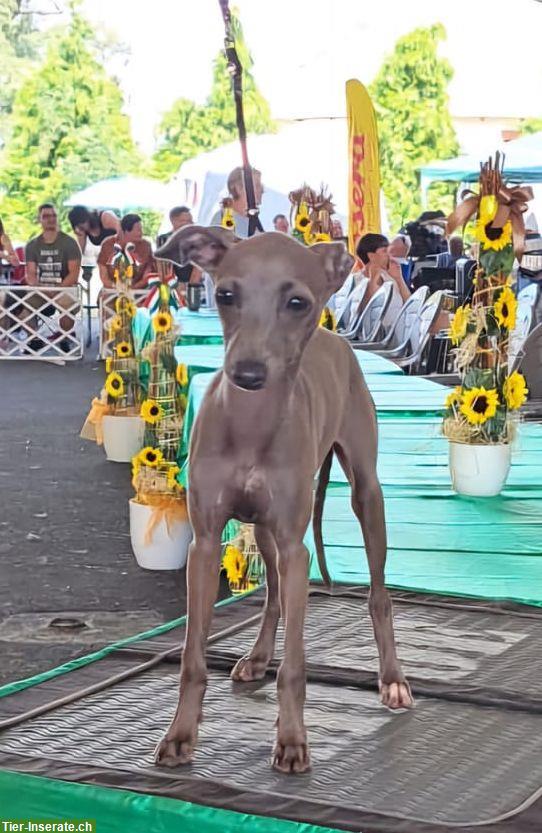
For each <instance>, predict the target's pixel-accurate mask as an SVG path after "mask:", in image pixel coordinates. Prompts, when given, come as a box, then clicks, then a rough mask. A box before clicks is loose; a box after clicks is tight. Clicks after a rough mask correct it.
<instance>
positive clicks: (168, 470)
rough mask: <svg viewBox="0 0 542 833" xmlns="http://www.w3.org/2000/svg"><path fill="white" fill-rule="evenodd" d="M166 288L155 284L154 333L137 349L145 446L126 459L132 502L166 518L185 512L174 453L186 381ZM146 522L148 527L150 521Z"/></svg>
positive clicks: (180, 428)
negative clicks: (144, 368) (144, 379)
mask: <svg viewBox="0 0 542 833" xmlns="http://www.w3.org/2000/svg"><path fill="white" fill-rule="evenodd" d="M169 292H170V287H169V285H168V284H162V285H161V286H160V290H159V293H158V298H159V304H158V308H157V310H156V311H155V313H154V315H153V316H152V318H151V321H152V326H153V329H154V332H155V339H154V340H153V341H151V342H149V343H148V344H147V345H146V347H145V348H144V349H143V351H142V353H141V358H142V362H143V363H145V364H146V365H148V374H147V375H148V387H147V397H146V399H145V400H144V401H143V402H142V403H141V409H140V415H141V417H142V419H143V420H144V422H145V434H144V444H145V446H144V448H143V449H142V450H141V451H140V452H139V454H137V455H136V456H135V457H134V458H133V460H132V483H133V486H134V489H135V491H136V500H137V502H138V503H143V504H146V505H148V506H152V507H153V509H155V510H156V512H158V513H164V514H165V517H166V521H168V520H173V519H174V518H183V519H184V518H185V517H186V499H185V493H184V489H183V487H182V485H181V484H180V482H179V475H180V467H179V465H178V456H179V451H180V444H181V433H182V425H183V415H184V410H185V401H186V400H185V392H186V391H185V389H186V385H187V384H188V378H187V376H188V374H187V372H186V367H185V366H184V365H181V364H178V363H177V361H176V359H175V352H174V351H175V342H176V339H177V328H176V326H175V324H174V321H173V318H172V316H171V313H170V312H169V308H170V298H169ZM180 368H182V369H183V370H180ZM181 382H184V385H182V384H181ZM150 526H151V527H152V528H154V521H152V522H151V524H150Z"/></svg>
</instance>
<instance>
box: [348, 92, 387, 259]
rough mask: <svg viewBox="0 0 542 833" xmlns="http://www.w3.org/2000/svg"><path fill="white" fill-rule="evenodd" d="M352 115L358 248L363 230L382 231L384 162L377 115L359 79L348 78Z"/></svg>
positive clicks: (353, 228) (351, 185)
mask: <svg viewBox="0 0 542 833" xmlns="http://www.w3.org/2000/svg"><path fill="white" fill-rule="evenodd" d="M346 112H347V118H348V168H349V170H348V201H349V212H348V243H349V247H350V251H351V252H352V253H354V252H355V249H356V243H357V242H358V240H359V238H360V237H361V236H362V235H363V234H367V233H368V232H376V233H379V232H380V164H379V159H378V131H377V128H376V116H375V111H374V108H373V105H372V103H371V99H370V98H369V93H368V92H367V90H366V89H365V87H364V86H363V84H361V83H360V82H359V81H356V80H355V79H350V81H347V82H346Z"/></svg>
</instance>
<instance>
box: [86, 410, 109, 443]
mask: <svg viewBox="0 0 542 833" xmlns="http://www.w3.org/2000/svg"><path fill="white" fill-rule="evenodd" d="M109 413H110V408H109V405H106V404H104V403H103V402H100V400H99V399H93V400H92V406H91V409H90V411H89V414H88V417H87V422H90V424H91V425H93V426H94V433H95V434H96V444H97V445H102V444H103V441H104V438H103V430H102V419H103V418H104V416H106V415H107V414H109Z"/></svg>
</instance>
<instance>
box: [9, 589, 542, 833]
mask: <svg viewBox="0 0 542 833" xmlns="http://www.w3.org/2000/svg"><path fill="white" fill-rule="evenodd" d="M244 604H246V608H245V616H247V618H250V619H251V620H252V617H253V614H254V599H252V600H250V601H248V600H247V602H246V603H240V604H239V605H232V606H230V608H229V610H228V609H225V610H224V614H223V615H224V617H225V621H226V623H227V627H228V628H231V627H232V625H233V627H234V628H238V627H239V625H240V623H242V618H241V619H240V615H241V612H242V607H243V605H244ZM235 608H237V610H234V609H235ZM217 618H219V617H217ZM395 620H396V631H397V638H398V644H399V653H400V655H401V658H402V659H403V661H404V665H405V668H406V669H407V670H408V672H409V674H410V675H411V677H412V679H413V680H414V690H417V691H418V697H417V704H416V708H415V709H414V710H412V711H410V712H402V713H396V714H392V713H391V712H389V711H388V710H387V709H385V708H384V707H382V706H381V705H380V704H379V701H378V696H377V694H376V691H371V690H367V689H371V688H374V687H375V673H374V672H375V670H376V664H375V663H376V653H375V648H374V644H373V637H372V631H371V627H370V621H369V619H368V616H367V608H366V602H365V601H364V600H363V599H361V598H349V597H344V596H343V597H331V598H330V597H326V596H324V595H315V596H313V597H312V598H311V601H310V605H309V613H308V619H307V628H306V635H307V640H306V641H307V656H308V659H309V667H308V676H309V681H310V682H309V684H308V686H307V705H306V723H307V728H308V735H309V741H310V745H311V752H312V761H313V770H312V772H311V773H310V774H309V775H306V776H294V777H292V776H290V777H287V776H283V775H280V774H278V773H275V772H274V771H273V770H271V769H270V767H269V758H270V753H271V748H272V744H273V735H274V723H275V719H276V713H277V705H276V693H275V684H274V680H273V678H272V673H271V674H270V675H269V676H268V677H266V679H265V680H264V681H263V682H262V683H261V684H255V685H249V686H238V685H232V683H231V682H230V680H229V678H228V676H227V673H226V670H225V669H227V668H229V666H230V665H231V664H232V663H233V662H234V661H235V658H236V657H238V656H240V655H241V654H243V653H244V652H245V650H246V649H247V648H248V647H249V646H250V644H251V641H252V639H253V637H254V635H255V625H254V624H253V622H252V621H251V624H248V625H247V626H246V627H244V628H243V629H242V630H239V631H237V632H235V633H233V634H229V633H226V634H225V635H224V636H220V634H218V638H217V634H216V631H215V641H214V642H213V644H212V645H211V646H210V648H209V652H208V655H209V662H210V666H211V668H212V670H211V672H210V681H209V687H208V690H207V695H206V698H205V705H204V723H203V724H202V727H201V733H200V743H199V746H198V753H197V758H196V762H195V763H194V765H193V766H192V767H189V768H177V769H174V770H168V769H161V768H157V767H155V766H154V765H153V763H152V752H153V749H154V746H155V744H156V742H157V741H158V739H159V738H160V736H161V734H162V733H163V731H164V730H165V729H166V727H167V725H168V723H169V721H170V719H171V717H172V715H173V713H174V710H175V706H176V699H177V686H178V671H177V668H176V667H174V666H172V665H171V664H167V663H162V664H160V665H158V666H157V667H156V668H153V669H152V670H151V671H145V672H143V673H140V674H138V675H137V676H135V677H133V678H132V679H127V680H124V681H123V682H119V683H117V684H116V685H114V686H111V687H108V688H106V689H104V690H103V691H100V692H98V693H96V694H92V695H88V696H85V697H84V698H83V699H80V700H78V701H77V702H74V703H71V704H69V705H65V706H61V707H59V708H56V709H54V710H52V711H50V712H48V713H46V714H43V715H41V716H39V717H33V718H30V719H26V720H25V721H24V722H22V723H21V724H20V725H18V726H15V727H14V728H10V729H7V730H5V731H4V732H2V733H1V734H0V767H4V768H7V769H14V770H18V771H22V772H32V773H34V774H40V775H47V776H48V777H50V778H59V779H65V780H75V781H83V782H86V783H97V784H101V785H106V786H112V787H123V788H126V789H132V790H136V791H141V792H152V793H156V794H160V795H168V796H172V797H178V798H182V799H184V800H191V801H196V802H199V803H207V804H212V805H215V806H222V807H227V808H228V809H234V810H239V811H241V812H250V813H256V814H259V815H274V816H278V817H282V818H291V819H295V820H298V821H306V822H312V823H314V824H319V825H323V826H327V827H332V828H333V827H335V828H343V829H348V830H352V831H359V830H363V831H364V833H369V831H371V832H372V831H388V830H389V831H390V833H391V831H394V833H395V831H397V833H399V831H401V833H402V831H405V833H418V831H420V833H421V832H422V831H423V833H436V832H437V831H438V833H441V831H445V830H446V829H448V828H450V827H452V828H459V829H461V828H463V830H465V831H467V830H468V831H469V833H470V831H471V830H475V829H480V828H481V829H486V830H488V831H491V833H494V831H499V833H501V831H506V833H523V831H527V830H528V831H533V833H534V831H538V832H539V831H540V830H542V826H541V823H540V822H541V814H540V805H541V802H540V801H539V799H540V797H541V796H542V789H541V788H542V754H541V748H540V747H541V742H540V738H541V737H542V701H541V700H540V699H539V697H538V689H539V683H540V679H541V676H542V669H541V662H540V659H539V650H538V646H539V645H540V637H541V635H542V631H541V629H542V617H541V616H540V615H537V614H536V613H533V612H524V613H515V612H510V613H506V614H504V613H502V612H498V611H497V610H495V611H492V610H490V609H488V608H487V606H486V607H485V608H484V609H483V610H476V608H475V606H473V605H461V604H456V605H447V604H446V602H445V601H444V600H443V601H442V604H440V603H439V602H438V600H437V601H436V602H435V601H433V602H428V603H424V601H423V600H421V601H419V602H418V603H415V602H413V601H409V600H408V599H407V600H405V599H404V598H403V599H402V600H400V602H399V603H398V604H396V608H395ZM166 641H167V640H164V637H161V638H160V640H158V643H155V644H154V645H153V646H152V650H156V648H159V649H160V650H161V649H162V648H163V647H164V644H165V642H166ZM279 646H280V637H279ZM149 647H150V646H148V645H147V646H146V645H145V644H143V645H139V646H137V645H134V646H133V651H134V657H133V660H134V662H136V660H137V661H141V656H139V654H137V653H136V652H139V653H141V654H143V656H145V652H146V650H148V649H149ZM278 654H279V656H280V647H279V652H278ZM122 660H123V662H124V663H125V664H129V651H127V652H125V653H124V654H123V655H122ZM98 666H100V663H94V667H95V676H96V675H97V676H99V674H98V669H97V667H98ZM112 666H114V662H113V657H110V658H109V664H108V672H109V673H110V672H111V668H112ZM91 667H92V666H89V667H88V669H87V672H86V674H87V677H88V673H89V669H90V668H91ZM274 667H276V663H275V665H274ZM223 669H224V670H223ZM70 676H71V675H67V678H69V677H70ZM60 680H61V678H58V679H57V683H56V687H57V691H56V692H55V695H56V696H58V693H59V691H58V688H59V681H60ZM322 680H323V681H325V682H322ZM35 688H36V689H38V688H41V686H37V687H35ZM60 688H62V685H61V684H60ZM420 692H421V696H420ZM24 695H25V693H24V692H23V693H21V694H20V695H18V697H24ZM6 699H12V698H6ZM31 702H32V704H35V703H36V702H37V699H36V696H35V694H34V696H33V700H32V701H31ZM11 711H12V713H16V710H15V709H11Z"/></svg>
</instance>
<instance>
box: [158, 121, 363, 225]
mask: <svg viewBox="0 0 542 833" xmlns="http://www.w3.org/2000/svg"><path fill="white" fill-rule="evenodd" d="M248 152H249V158H250V162H251V164H252V165H253V166H254V167H255V168H257V169H258V170H260V171H261V172H262V181H263V184H264V187H265V192H264V196H263V200H262V206H261V214H260V217H261V221H262V225H263V227H264V228H265V229H266V230H270V229H272V228H273V225H272V222H273V217H274V216H275V214H278V213H281V214H286V216H289V213H290V203H289V201H288V193H289V192H290V191H292V190H294V189H296V188H299V187H300V186H301V185H303V183H305V182H306V183H307V184H308V185H310V186H311V187H313V188H318V187H320V185H322V184H323V185H326V186H327V187H328V190H329V191H330V192H331V194H332V195H333V202H334V204H335V208H336V213H337V214H338V215H339V218H340V219H341V220H342V222H343V224H344V223H345V222H346V218H347V215H348V143H347V132H346V120H345V119H325V120H320V119H317V120H307V121H302V122H295V123H294V124H288V125H286V126H285V127H283V128H281V129H280V130H279V132H278V133H274V134H266V135H263V136H249V138H248ZM240 164H241V151H240V147H239V142H237V141H235V142H231V143H229V144H227V145H223V146H222V147H219V148H216V150H212V151H210V152H208V153H202V154H200V155H199V156H196V157H195V158H193V159H189V160H188V161H186V162H185V163H184V164H183V165H182V166H181V168H180V169H179V172H178V174H177V175H176V176H175V177H174V180H173V181H172V183H171V185H172V186H173V190H174V191H175V195H176V201H177V202H179V203H183V202H184V203H186V204H188V205H189V206H190V207H191V208H192V210H193V212H194V215H195V217H197V221H198V222H200V223H202V224H206V223H209V222H210V220H211V218H212V216H213V214H214V212H215V211H216V210H217V208H218V206H219V202H220V200H221V199H222V197H224V196H225V195H226V179H227V176H228V174H229V172H230V171H231V170H232V169H233V168H235V167H237V166H238V165H240Z"/></svg>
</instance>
